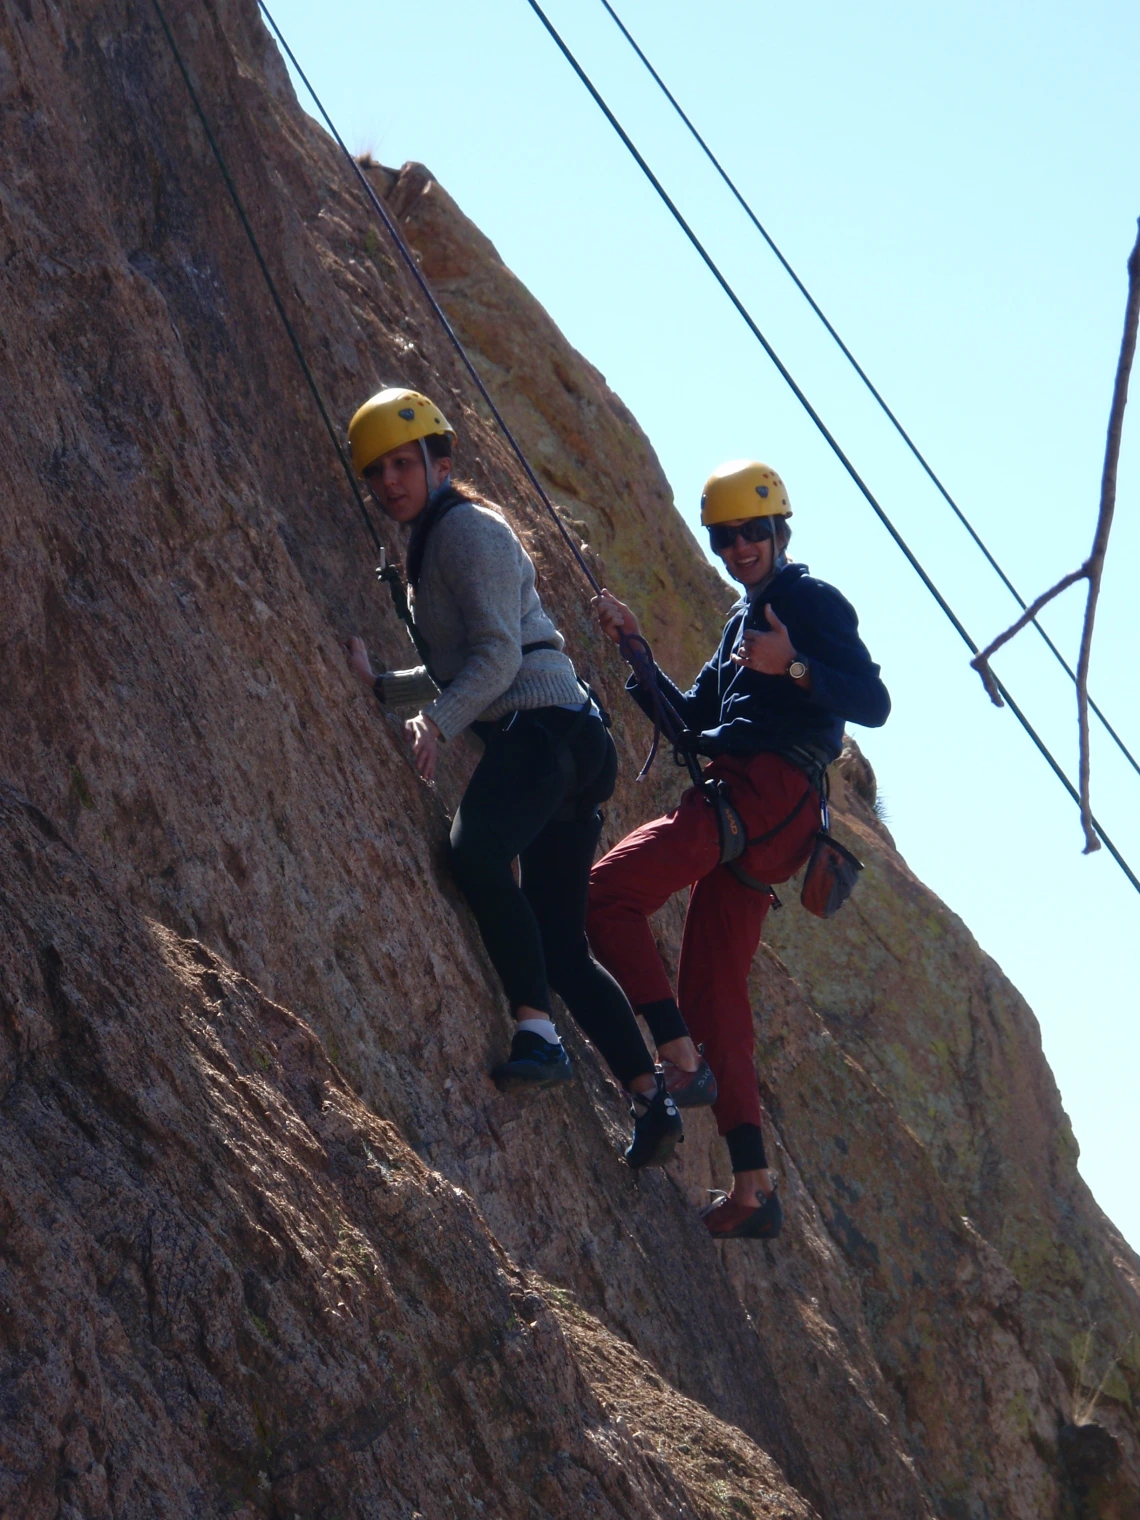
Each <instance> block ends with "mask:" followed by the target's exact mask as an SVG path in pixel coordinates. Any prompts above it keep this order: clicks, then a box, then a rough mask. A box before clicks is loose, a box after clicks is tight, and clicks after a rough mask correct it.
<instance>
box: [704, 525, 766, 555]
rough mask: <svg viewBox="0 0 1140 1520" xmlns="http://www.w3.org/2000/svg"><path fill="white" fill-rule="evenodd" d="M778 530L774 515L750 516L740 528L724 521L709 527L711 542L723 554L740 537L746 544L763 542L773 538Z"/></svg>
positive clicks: (712, 546) (713, 547) (716, 551)
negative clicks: (729, 525) (727, 524)
mask: <svg viewBox="0 0 1140 1520" xmlns="http://www.w3.org/2000/svg"><path fill="white" fill-rule="evenodd" d="M775 532H776V519H775V518H774V517H750V518H749V519H748V521H747V522H746V523H744V524H743V525H742V526H741V527H739V528H729V527H726V526H725V524H724V523H714V524H713V525H712V526H711V527H710V528H709V544H710V546H711V548H712V549H713V551H714V553H716V554H723V552H724V551H725V549H731V548H732V546H733V544H734V543H735V542H736V540H737V539H738V538H742V539H743V540H744V542H745V543H746V544H762V543H765V542H767V540H768V539H770V538H773V537H774V536H775Z"/></svg>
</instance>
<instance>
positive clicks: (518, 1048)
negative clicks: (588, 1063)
mask: <svg viewBox="0 0 1140 1520" xmlns="http://www.w3.org/2000/svg"><path fill="white" fill-rule="evenodd" d="M573 1075H574V1068H573V1066H572V1065H571V1064H570V1057H569V1056H568V1055H567V1054H566V1051H565V1050H564V1049H563V1047H562V1043H561V1041H559V1042H558V1043H556V1044H554V1045H552V1044H551V1043H550V1041H549V1040H544V1039H543V1038H542V1036H541V1035H540V1034H535V1033H534V1031H533V1030H532V1029H520V1030H519V1031H518V1032H517V1033H516V1035H515V1037H514V1039H513V1040H512V1041H511V1053H510V1055H509V1056H508V1057H507V1059H506V1060H505V1061H504V1062H503V1063H502V1064H501V1065H500V1066H496V1067H495V1069H494V1071H493V1072H492V1073H491V1079H492V1081H493V1082H494V1083H495V1085H496V1087H498V1088H500V1089H501V1090H502V1091H503V1092H522V1091H523V1090H524V1089H525V1090H526V1091H529V1092H537V1091H540V1090H541V1089H542V1088H544V1087H556V1086H557V1085H558V1083H559V1082H569V1080H570V1078H571V1077H572V1076H573Z"/></svg>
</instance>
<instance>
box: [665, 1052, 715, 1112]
mask: <svg viewBox="0 0 1140 1520" xmlns="http://www.w3.org/2000/svg"><path fill="white" fill-rule="evenodd" d="M661 1075H662V1076H663V1077H664V1078H665V1090H666V1092H667V1093H668V1094H669V1096H670V1097H671V1098H672V1099H673V1102H674V1103H675V1104H676V1105H677V1107H678V1108H707V1107H708V1105H709V1104H710V1103H715V1102H716V1078H715V1077H714V1076H713V1074H712V1067H711V1066H710V1065H709V1063H708V1062H707V1061H706V1060H705V1059H704V1057H703V1056H702V1058H701V1064H700V1065H699V1066H698V1067H697V1069H696V1071H683V1070H682V1069H681V1067H680V1066H674V1065H673V1063H672V1061H662V1062H661Z"/></svg>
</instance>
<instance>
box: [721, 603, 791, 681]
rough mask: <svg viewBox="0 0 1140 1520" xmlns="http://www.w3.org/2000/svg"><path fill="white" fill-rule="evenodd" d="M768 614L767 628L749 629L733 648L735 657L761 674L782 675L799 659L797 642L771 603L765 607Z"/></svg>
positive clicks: (765, 612)
mask: <svg viewBox="0 0 1140 1520" xmlns="http://www.w3.org/2000/svg"><path fill="white" fill-rule="evenodd" d="M764 616H765V618H766V620H767V623H768V627H767V629H766V630H764V631H760V630H757V629H754V628H750V629H748V631H747V632H746V633H745V634H744V637H743V638H742V639H741V641H740V643H739V644H738V645H737V647H736V648H735V649H734V650H733V652H732V655H731V658H732V659H733V660H734V661H735V663H736V664H737V665H743V666H744V667H745V669H747V670H756V671H759V672H760V674H761V675H766V676H782V675H784V674H785V673H786V672H787V669H788V666H789V665H790V664H791V662H792V660H794V659H795V655H796V649H795V645H794V644H793V643H792V641H791V639H790V638H789V637H788V630H787V629H786V628H785V627H784V625H783V623H781V622H780V619H779V618H778V617H777V616H776V614H775V613H774V612H773V611H772V605H771V603H770V602H769V603H766V604H765V606H764Z"/></svg>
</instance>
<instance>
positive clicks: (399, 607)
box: [152, 0, 428, 665]
mask: <svg viewBox="0 0 1140 1520" xmlns="http://www.w3.org/2000/svg"><path fill="white" fill-rule="evenodd" d="M152 4H153V5H154V9H155V11H156V13H157V15H158V19H159V22H160V23H161V25H162V30H163V31H164V32H165V33H166V40H167V42H168V43H169V44H170V51H171V52H172V53H173V54H174V61H175V62H176V63H177V65H178V69H179V72H180V73H181V75H182V79H183V81H184V83H185V85H186V89H187V91H188V92H189V95H190V99H191V101H192V102H193V104H194V109H195V111H196V112H197V113H198V120H199V121H200V122H201V124H202V130H203V132H205V134H206V141H207V142H208V143H209V144H210V148H211V150H212V152H213V155H214V159H215V161H216V163H217V165H218V168H219V170H220V171H221V175H222V178H223V180H225V184H226V189H227V190H228V191H229V194H230V200H231V201H232V202H233V206H234V210H235V211H236V212H237V214H238V219H239V220H240V222H241V224H242V227H243V228H244V229H245V235H246V237H247V238H248V239H249V246H250V247H251V248H252V249H253V256H254V258H255V259H256V260H257V263H258V267H259V268H260V270H261V273H262V275H263V276H264V279H265V284H266V287H267V288H268V290H269V294H270V296H271V297H272V298H273V304H274V306H276V308H277V314H278V316H279V317H280V318H281V321H282V324H283V325H284V328H285V331H286V333H287V334H288V336H289V342H290V343H291V344H292V345H293V352H294V354H295V355H296V357H297V363H298V364H299V365H300V366H301V373H302V374H303V375H304V377H305V383H306V385H308V387H309V390H310V391H311V392H312V396H313V400H314V401H315V402H316V403H317V410H318V411H319V412H320V414H321V421H322V422H323V423H324V425H325V430H326V431H327V433H328V435H329V439H330V440H331V442H332V446H333V448H334V449H335V450H336V456H337V458H338V459H339V460H340V467H341V469H342V470H343V471H344V478H345V479H346V480H347V481H348V488H349V490H350V491H351V492H352V496H353V500H354V501H355V502H356V505H357V506H358V507H359V508H360V515H361V517H362V518H363V519H364V526H365V527H366V528H367V530H368V534H369V537H370V538H371V539H372V543H373V545H374V546H375V548H376V551H377V553H378V554H379V555H380V564H379V565H378V566H377V569H376V577H377V579H378V580H380V581H382V582H383V583H384V584H385V585H386V586H387V587H388V591H389V593H390V594H391V597H392V607H393V610H394V611H395V613H396V616H397V617H398V618H399V619H400V621H401V622H402V623H404V625H405V626H406V627H407V630H408V633H409V634H410V635H411V639H412V643H413V644H414V645H415V647H416V653H417V654H418V655H419V657H420V659H421V660H423V662H424V664H425V665H427V664H428V651H427V646H426V645H425V644H424V642H423V640H422V639H421V637H420V635H419V633H418V632H417V630H416V625H415V623H414V622H413V621H412V615H411V611H410V610H409V607H408V596H407V592H406V591H405V589H404V583H403V581H402V580H401V579H400V572H399V571H398V570H397V569H396V567H395V566H394V565H389V564H388V563H387V553H386V551H385V549H384V545H383V543H382V542H381V540H380V535H379V534H378V533H377V531H376V524H375V523H374V522H373V521H372V514H371V513H370V512H369V510H368V508H367V506H366V505H365V503H364V497H363V495H362V493H361V490H360V486H359V485H358V484H357V480H356V473H355V471H354V470H353V468H352V465H351V464H350V463H349V460H348V456H347V455H346V454H345V452H344V447H343V445H342V444H341V441H340V438H339V437H338V435H337V431H336V429H335V428H334V427H333V425H332V420H331V418H330V417H329V414H328V408H327V407H326V406H325V403H324V398H323V397H322V395H321V393H320V390H319V389H318V387H317V382H316V380H315V378H314V376H313V372H312V370H311V369H310V368H309V364H308V361H307V360H306V358H305V354H304V350H303V349H302V348H301V342H300V339H299V338H298V337H297V333H296V331H295V329H294V327H293V324H292V322H290V320H289V314H288V312H287V311H286V310H285V303H284V302H283V301H282V299H281V294H280V292H279V291H278V289H277V284H276V282H275V281H274V278H273V276H272V275H271V274H270V272H269V265H268V264H267V263H266V262H265V256H264V254H263V253H262V251H261V245H260V244H259V243H258V241H257V237H256V234H255V233H254V230H253V227H252V226H251V224H250V220H249V217H248V216H247V215H246V210H245V207H244V205H243V204H242V199H241V196H240V195H239V194H238V190H237V186H236V185H235V183H234V179H233V176H232V175H231V173H230V171H229V166H228V165H227V163H226V159H225V155H224V154H223V152H222V150H221V148H220V146H219V145H218V140H217V138H216V137H215V136H214V133H213V129H212V128H211V126H210V123H209V120H208V118H207V116H206V112H205V110H204V109H203V107H202V102H201V101H200V100H199V98H198V92H197V90H195V88H194V85H193V82H192V81H191V79H190V71H189V70H188V69H187V67H186V64H185V62H184V60H183V57H182V54H181V52H180V51H179V48H178V44H177V43H176V42H175V40H174V33H173V32H172V31H171V30H170V25H169V23H168V21H167V19H166V17H165V15H164V14H163V11H162V6H161V5H160V4H159V0H152Z"/></svg>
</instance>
